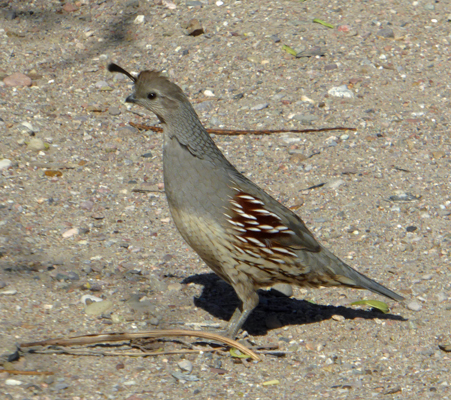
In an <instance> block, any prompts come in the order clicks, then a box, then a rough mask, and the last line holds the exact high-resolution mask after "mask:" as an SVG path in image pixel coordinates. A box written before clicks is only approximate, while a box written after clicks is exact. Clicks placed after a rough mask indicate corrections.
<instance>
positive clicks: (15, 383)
mask: <svg viewBox="0 0 451 400" xmlns="http://www.w3.org/2000/svg"><path fill="white" fill-rule="evenodd" d="M5 385H7V386H20V385H22V381H18V380H17V379H7V380H6V381H5Z"/></svg>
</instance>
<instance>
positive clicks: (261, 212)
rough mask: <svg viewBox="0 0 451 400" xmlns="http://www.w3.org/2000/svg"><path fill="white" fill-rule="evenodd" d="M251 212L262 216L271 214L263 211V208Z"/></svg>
mask: <svg viewBox="0 0 451 400" xmlns="http://www.w3.org/2000/svg"><path fill="white" fill-rule="evenodd" d="M252 211H253V212H256V213H259V214H263V215H269V214H271V213H270V212H269V211H268V210H265V209H264V208H256V209H255V210H252Z"/></svg>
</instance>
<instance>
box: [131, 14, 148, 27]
mask: <svg viewBox="0 0 451 400" xmlns="http://www.w3.org/2000/svg"><path fill="white" fill-rule="evenodd" d="M145 20H146V17H145V16H144V15H138V16H137V17H136V18H135V20H134V21H133V23H134V24H135V25H141V24H143V23H144V22H145Z"/></svg>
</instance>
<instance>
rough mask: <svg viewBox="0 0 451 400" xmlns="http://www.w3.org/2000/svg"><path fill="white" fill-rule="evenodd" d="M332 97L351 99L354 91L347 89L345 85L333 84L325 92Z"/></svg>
mask: <svg viewBox="0 0 451 400" xmlns="http://www.w3.org/2000/svg"><path fill="white" fill-rule="evenodd" d="M327 93H329V94H330V95H331V96H333V97H341V98H345V99H352V98H353V97H354V92H353V91H352V90H349V89H348V87H347V86H346V85H342V86H334V87H332V88H330V89H329V91H328V92H327Z"/></svg>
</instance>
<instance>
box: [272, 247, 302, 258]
mask: <svg viewBox="0 0 451 400" xmlns="http://www.w3.org/2000/svg"><path fill="white" fill-rule="evenodd" d="M271 248H272V249H273V250H274V251H278V252H279V253H285V254H289V255H290V256H293V257H297V254H296V253H293V252H292V251H290V250H287V249H284V248H283V247H271Z"/></svg>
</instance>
